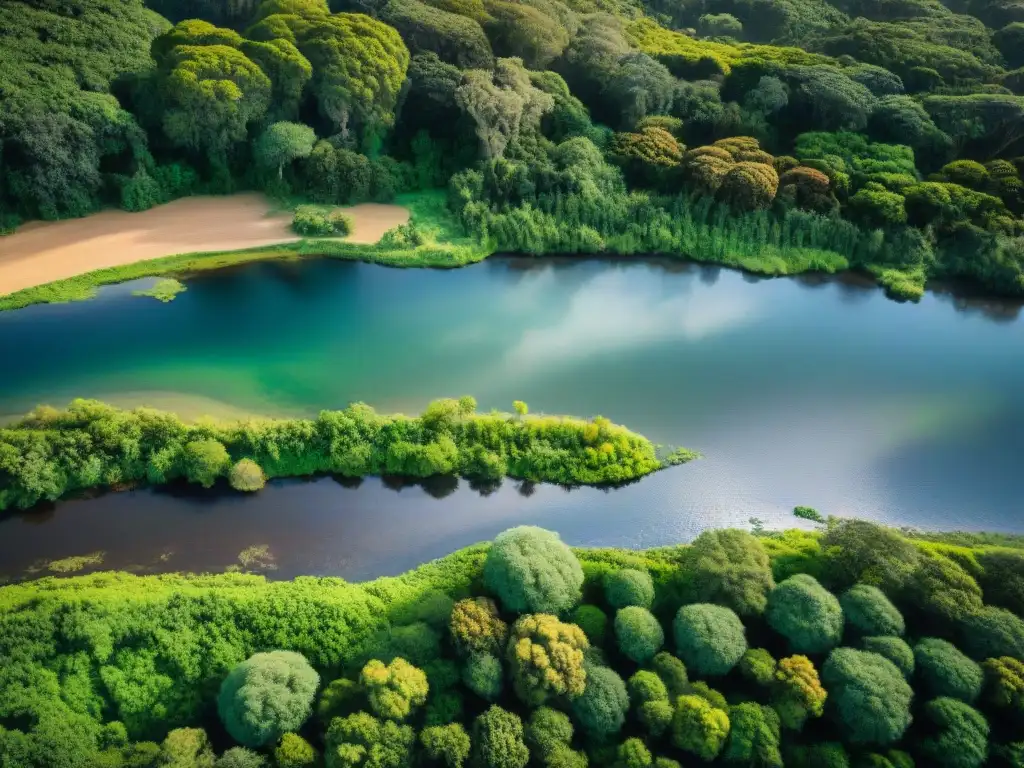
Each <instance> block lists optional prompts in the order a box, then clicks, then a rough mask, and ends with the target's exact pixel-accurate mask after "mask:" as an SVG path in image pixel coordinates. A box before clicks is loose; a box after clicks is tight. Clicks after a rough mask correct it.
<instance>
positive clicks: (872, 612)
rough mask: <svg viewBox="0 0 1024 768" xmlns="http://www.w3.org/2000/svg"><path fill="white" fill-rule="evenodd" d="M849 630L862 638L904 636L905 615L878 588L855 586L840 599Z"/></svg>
mask: <svg viewBox="0 0 1024 768" xmlns="http://www.w3.org/2000/svg"><path fill="white" fill-rule="evenodd" d="M839 604H840V605H841V606H842V609H843V617H844V618H845V619H846V625H847V627H848V628H849V629H852V630H853V631H854V632H856V633H857V634H859V635H861V636H867V635H897V636H898V635H902V634H903V630H904V623H903V615H902V614H901V613H900V612H899V609H897V608H896V606H895V605H893V604H892V603H891V602H889V598H887V597H886V596H885V594H884V593H883V592H882V590H880V589H879V588H878V587H873V586H871V585H869V584H855V585H854V586H852V587H850V589H848V590H847V591H846V592H844V593H843V594H842V596H841V597H840V598H839Z"/></svg>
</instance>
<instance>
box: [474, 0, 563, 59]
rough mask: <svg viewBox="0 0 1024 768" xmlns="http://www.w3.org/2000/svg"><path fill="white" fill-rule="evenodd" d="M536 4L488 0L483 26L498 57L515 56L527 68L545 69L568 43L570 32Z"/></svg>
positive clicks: (485, 5)
mask: <svg viewBox="0 0 1024 768" xmlns="http://www.w3.org/2000/svg"><path fill="white" fill-rule="evenodd" d="M536 5H540V4H539V3H538V4H526V3H510V2H504V1H503V0H487V2H486V3H485V4H484V7H485V8H486V10H487V15H488V17H489V18H488V20H487V21H486V22H485V23H484V26H485V28H486V29H487V31H488V33H489V34H490V39H491V42H492V44H493V45H494V50H495V51H496V52H497V53H498V55H499V56H506V57H513V56H514V57H518V58H520V59H522V60H523V62H524V63H525V64H526V66H528V67H529V68H530V69H546V68H547V66H548V65H549V64H550V63H551V62H552V61H554V60H555V59H556V58H558V56H559V55H561V53H562V51H564V50H565V47H566V46H567V45H568V44H569V30H568V29H566V28H565V27H564V26H563V25H562V24H561V23H560V21H559V19H557V18H555V17H554V16H552V15H548V14H547V13H544V11H543V10H541V9H540V8H539V7H536Z"/></svg>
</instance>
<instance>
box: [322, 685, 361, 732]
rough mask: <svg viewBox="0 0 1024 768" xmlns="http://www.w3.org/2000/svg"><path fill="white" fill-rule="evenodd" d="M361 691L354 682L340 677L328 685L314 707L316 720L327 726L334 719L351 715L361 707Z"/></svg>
mask: <svg viewBox="0 0 1024 768" xmlns="http://www.w3.org/2000/svg"><path fill="white" fill-rule="evenodd" d="M362 702H363V689H362V688H360V687H359V683H357V682H355V681H354V680H349V679H348V678H345V677H342V678H339V679H338V680H334V681H333V682H331V683H329V684H328V685H327V687H326V688H324V690H323V692H321V694H320V700H319V701H318V702H317V705H316V716H317V719H318V720H319V721H320V722H321V723H323V724H324V725H327V724H329V723H330V722H331V720H333V719H334V718H336V717H344V716H345V715H351V714H352V713H353V712H355V711H356V710H357V709H359V707H360V706H361V705H362Z"/></svg>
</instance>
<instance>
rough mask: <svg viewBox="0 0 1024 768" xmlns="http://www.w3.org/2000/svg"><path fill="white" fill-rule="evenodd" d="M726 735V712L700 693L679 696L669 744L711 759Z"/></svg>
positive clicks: (718, 750)
mask: <svg viewBox="0 0 1024 768" xmlns="http://www.w3.org/2000/svg"><path fill="white" fill-rule="evenodd" d="M728 735H729V715H728V714H727V713H726V712H724V711H723V710H721V709H716V708H715V707H713V706H711V704H710V703H708V701H707V699H704V698H702V697H701V696H680V697H679V698H678V699H677V700H676V713H675V717H674V718H673V720H672V743H673V744H674V745H675V746H676V747H678V748H679V749H681V750H683V751H685V752H690V753H692V754H694V755H697V756H698V757H700V758H701V759H702V760H706V761H711V760H714V759H715V757H716V756H717V755H718V753H719V752H721V751H722V747H723V746H724V745H725V740H726V738H727V737H728Z"/></svg>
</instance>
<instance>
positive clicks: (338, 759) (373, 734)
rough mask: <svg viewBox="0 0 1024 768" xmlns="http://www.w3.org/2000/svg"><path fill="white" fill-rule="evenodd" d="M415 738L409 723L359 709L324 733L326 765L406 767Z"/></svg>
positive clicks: (333, 767) (330, 767) (341, 767)
mask: <svg viewBox="0 0 1024 768" xmlns="http://www.w3.org/2000/svg"><path fill="white" fill-rule="evenodd" d="M415 741H416V735H415V732H414V731H413V729H412V728H411V727H410V726H408V725H399V724H398V723H396V722H395V721H394V720H384V721H381V720H378V719H377V718H375V717H374V716H373V715H370V714H367V713H366V712H357V713H355V714H353V715H349V716H347V717H336V718H334V720H332V721H331V725H330V727H329V728H328V729H327V735H326V736H325V737H324V760H325V762H326V766H327V768H356V766H360V768H405V767H406V766H408V765H409V763H410V760H411V758H412V748H413V745H414V743H415ZM519 768H522V766H519Z"/></svg>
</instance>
